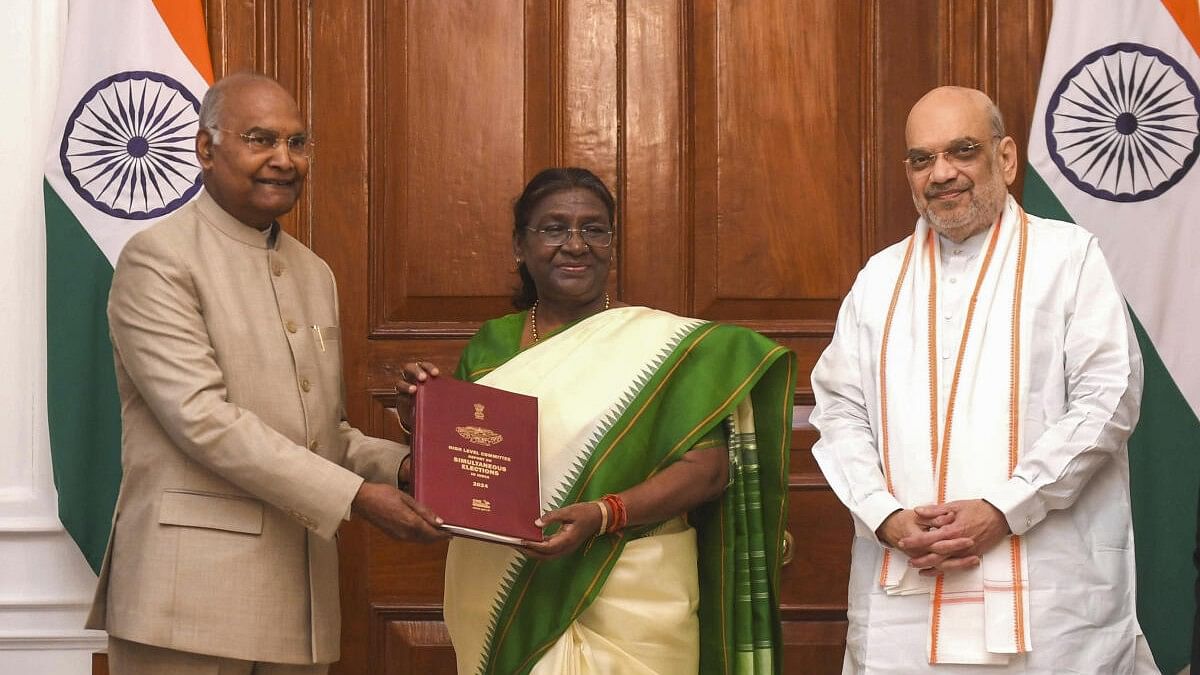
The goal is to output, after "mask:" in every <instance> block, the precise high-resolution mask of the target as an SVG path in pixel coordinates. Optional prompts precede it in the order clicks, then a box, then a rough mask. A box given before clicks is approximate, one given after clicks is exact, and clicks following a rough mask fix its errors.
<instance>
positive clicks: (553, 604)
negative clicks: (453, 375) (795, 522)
mask: <svg viewBox="0 0 1200 675" xmlns="http://www.w3.org/2000/svg"><path fill="white" fill-rule="evenodd" d="M489 324H490V325H489ZM523 324H524V313H518V314H512V315H508V316H506V317H502V318H500V319H497V320H495V321H493V322H488V324H485V325H484V327H483V328H482V329H481V330H480V332H479V334H477V335H476V337H475V338H473V339H472V342H471V345H470V346H469V347H468V352H467V353H464V357H463V360H462V361H461V362H460V364H459V369H458V376H459V377H464V378H466V379H477V378H478V377H481V376H482V375H483V374H486V373H487V372H490V371H491V370H493V369H494V368H495V367H497V366H499V365H500V364H502V363H503V362H504V361H507V360H508V359H509V358H511V357H512V356H513V355H515V354H516V353H517V352H518V351H519V341H520V331H521V330H522V329H523ZM676 337H677V340H672V341H671V342H675V344H668V346H667V347H665V348H664V349H663V351H662V352H661V353H660V354H659V358H657V359H656V362H657V363H656V364H652V366H651V367H649V368H647V369H646V371H645V372H643V373H642V375H641V376H639V377H638V378H636V380H635V381H634V382H633V383H631V387H630V390H629V391H628V392H627V393H626V395H625V396H623V397H622V399H621V400H622V402H623V403H625V404H626V405H625V407H624V410H623V412H621V413H620V414H619V415H615V416H612V417H610V418H609V419H608V420H605V423H604V424H602V429H601V431H600V432H599V433H597V434H596V435H595V436H594V437H593V438H592V441H593V443H591V444H590V445H593V448H592V449H591V452H585V453H584V456H583V457H582V458H581V460H580V463H579V464H578V465H577V466H576V467H574V470H573V471H571V472H570V473H569V475H568V476H567V479H566V480H565V481H564V484H563V485H560V486H559V488H558V490H557V492H556V496H555V501H556V503H558V504H559V505H562V504H567V503H573V502H575V501H586V500H590V499H597V498H599V497H600V496H602V495H603V494H606V493H608V492H617V491H620V490H624V489H626V488H628V487H630V486H632V485H633V484H636V483H638V482H641V481H643V480H645V479H646V478H647V477H649V476H651V475H653V474H654V473H656V472H657V471H660V470H661V469H662V468H663V467H665V466H667V465H669V464H670V463H671V462H673V461H675V460H677V459H678V458H679V457H681V456H682V455H683V453H685V452H687V451H688V450H689V449H690V448H691V446H692V445H693V444H694V443H695V442H696V441H697V440H699V439H700V438H702V437H703V436H704V435H705V434H706V433H707V432H708V431H710V430H711V429H712V428H713V427H714V426H715V425H717V424H720V423H721V422H722V420H724V419H725V418H726V417H728V416H729V415H730V414H731V413H732V412H733V410H734V409H735V408H736V407H737V404H738V403H739V402H740V401H741V400H742V399H743V398H744V397H745V396H746V395H750V396H751V397H752V399H751V400H752V403H753V404H754V408H755V411H756V412H755V418H756V427H757V433H758V436H759V442H758V447H759V448H761V449H762V452H761V455H762V456H763V457H765V459H766V461H764V462H763V471H762V475H764V476H772V477H774V478H776V480H775V481H773V482H770V483H769V484H764V485H762V486H761V488H760V490H761V501H762V503H763V504H764V505H769V506H775V505H777V506H775V508H773V509H770V511H769V512H768V511H765V510H764V512H763V516H764V519H765V520H766V522H765V523H764V528H763V531H764V533H773V534H772V535H771V536H766V537H764V539H765V540H766V541H765V542H764V548H765V553H766V561H767V569H768V572H769V593H770V595H771V598H770V607H771V610H770V611H771V616H770V620H771V624H772V629H771V633H772V635H771V642H772V644H773V648H774V650H776V651H777V650H778V647H779V645H780V635H779V632H780V628H779V620H778V619H779V617H778V597H777V595H778V588H779V574H780V565H779V543H780V542H781V541H782V537H783V527H784V524H785V523H786V509H787V503H786V500H787V463H788V452H789V449H790V433H789V432H790V426H791V425H790V421H791V414H792V382H793V378H794V374H795V357H794V355H792V354H791V353H790V352H789V351H788V350H787V349H785V348H783V347H782V346H780V345H778V344H776V343H774V342H772V341H770V340H768V339H767V338H765V337H763V336H761V335H758V334H757V333H754V332H752V331H749V330H746V329H743V328H738V327H734V326H727V325H722V324H711V323H698V324H697V325H695V326H694V327H687V330H686V334H683V335H678V336H676ZM684 366H687V367H686V368H685V367H684ZM647 449H649V450H650V452H647V451H646V450H647ZM630 476H638V478H630ZM732 502H733V499H732V498H730V496H729V495H726V496H724V497H723V498H722V499H720V500H717V501H715V502H712V503H710V504H706V505H704V506H703V507H701V508H700V509H698V510H697V511H696V512H694V513H693V514H691V518H690V519H691V520H692V521H693V524H694V525H695V526H696V528H697V531H698V533H699V536H700V544H699V550H698V554H699V557H700V560H701V568H702V569H701V589H702V591H701V592H702V599H701V625H702V628H701V631H702V635H703V638H702V640H701V660H702V670H703V671H704V672H733V669H734V667H735V663H736V661H737V654H736V653H735V652H737V650H736V648H735V646H734V642H735V641H734V635H733V633H734V631H733V628H732V623H733V621H734V617H733V615H732V612H731V610H730V607H731V606H732V604H733V602H734V591H735V589H733V588H732V586H733V583H732V580H733V579H734V576H735V572H736V565H737V561H736V560H734V558H733V556H734V553H733V551H732V546H730V545H729V542H730V539H731V538H732V537H733V536H734V535H733V531H734V522H733V516H734V508H735V507H734V504H733V503H732ZM656 526H657V524H652V525H646V526H642V527H639V528H631V530H630V531H627V532H623V533H621V534H619V535H615V536H607V537H601V538H598V539H596V540H594V541H593V543H592V544H591V545H590V546H587V547H585V549H582V550H580V551H577V552H576V553H575V554H573V555H571V556H567V557H566V558H562V559H559V560H552V561H538V560H532V559H525V560H521V561H518V562H517V563H516V564H515V565H514V566H513V567H512V568H510V569H509V570H507V572H506V574H505V575H504V581H503V582H502V587H501V593H500V598H501V600H500V601H499V602H498V604H497V606H496V607H495V608H494V610H493V617H492V621H491V625H490V626H489V629H488V635H487V638H486V644H487V645H488V646H487V648H486V653H487V656H486V658H485V660H484V662H483V664H482V666H481V668H480V671H479V672H480V673H505V674H508V673H526V672H528V671H529V670H530V669H531V668H532V667H533V665H534V664H536V662H537V660H538V659H539V658H540V657H541V656H542V655H543V654H544V653H545V652H546V651H547V650H548V649H549V648H550V647H551V646H553V644H554V643H555V641H557V639H558V638H559V637H560V636H561V634H562V633H563V631H565V630H566V628H567V627H568V626H569V625H570V624H571V623H572V622H573V621H575V619H577V618H578V616H579V615H580V614H581V613H582V612H583V611H584V610H585V609H586V608H587V607H588V605H589V604H590V603H591V602H592V600H594V599H595V597H596V595H597V594H598V593H599V592H600V589H601V588H602V587H603V585H604V582H605V581H606V580H607V577H608V574H609V572H610V571H611V570H612V568H613V566H614V565H615V563H616V561H617V559H618V558H619V557H620V553H621V551H622V549H623V548H624V545H625V543H626V542H627V541H629V540H630V539H633V538H637V537H639V536H642V535H644V534H645V533H647V532H649V531H650V530H652V529H653V528H654V527H656ZM706 568H711V569H706ZM550 589H552V590H550ZM564 598H565V599H566V600H567V601H566V602H564ZM760 618H761V617H760ZM712 638H717V639H715V640H714V639H712ZM718 648H719V651H718ZM768 661H769V662H773V664H774V666H773V670H775V671H776V672H777V671H778V668H779V658H778V655H777V654H776V655H775V657H774V658H773V659H768ZM714 666H715V667H716V668H717V669H718V670H713V667H714Z"/></svg>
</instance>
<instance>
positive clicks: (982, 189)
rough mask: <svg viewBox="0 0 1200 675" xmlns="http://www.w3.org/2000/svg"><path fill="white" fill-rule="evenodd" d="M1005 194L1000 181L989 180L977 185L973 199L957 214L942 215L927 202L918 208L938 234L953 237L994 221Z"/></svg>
mask: <svg viewBox="0 0 1200 675" xmlns="http://www.w3.org/2000/svg"><path fill="white" fill-rule="evenodd" d="M1005 194H1006V191H1005V189H1004V184H1003V183H1002V182H1000V181H991V182H990V183H989V184H988V185H986V186H977V189H976V192H975V195H974V199H972V200H971V203H970V205H969V206H968V207H967V210H966V211H964V212H963V213H961V214H959V215H954V216H948V217H943V216H941V215H940V214H938V213H936V212H935V211H934V209H933V208H932V207H930V206H928V203H927V205H926V207H925V209H923V210H920V209H919V210H920V211H921V215H922V216H924V217H925V220H926V222H928V223H929V225H930V226H931V227H932V228H933V229H934V230H935V231H937V233H938V234H941V235H945V236H948V237H951V238H954V235H957V234H959V233H962V232H966V233H968V234H967V236H970V234H974V233H976V232H982V231H983V230H985V229H987V227H988V226H989V225H991V224H992V223H994V222H996V219H997V218H999V217H1000V214H1001V213H1002V212H1003V211H1004V197H1005ZM914 200H915V198H914ZM963 238H964V239H965V238H966V237H963Z"/></svg>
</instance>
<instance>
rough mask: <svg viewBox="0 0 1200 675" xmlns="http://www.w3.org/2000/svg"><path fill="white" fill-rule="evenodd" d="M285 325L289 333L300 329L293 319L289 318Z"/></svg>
mask: <svg viewBox="0 0 1200 675" xmlns="http://www.w3.org/2000/svg"><path fill="white" fill-rule="evenodd" d="M283 325H284V326H285V327H286V328H287V332H289V333H295V332H296V330H298V327H297V326H296V322H295V321H292V320H291V319H288V322H287V323H285V324H283Z"/></svg>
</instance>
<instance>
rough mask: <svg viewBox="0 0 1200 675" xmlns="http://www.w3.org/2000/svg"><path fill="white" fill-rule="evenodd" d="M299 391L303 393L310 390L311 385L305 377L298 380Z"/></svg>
mask: <svg viewBox="0 0 1200 675" xmlns="http://www.w3.org/2000/svg"><path fill="white" fill-rule="evenodd" d="M300 389H302V390H303V391H308V390H310V389H312V384H311V383H309V381H308V378H307V377H304V378H301V379H300Z"/></svg>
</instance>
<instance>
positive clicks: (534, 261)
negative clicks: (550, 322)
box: [513, 188, 612, 309]
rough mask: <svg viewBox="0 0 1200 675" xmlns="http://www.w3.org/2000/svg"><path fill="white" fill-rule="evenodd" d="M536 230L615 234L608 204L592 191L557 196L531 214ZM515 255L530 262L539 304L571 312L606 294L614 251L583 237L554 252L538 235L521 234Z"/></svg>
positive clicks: (575, 235) (570, 191) (574, 235)
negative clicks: (558, 228) (592, 228)
mask: <svg viewBox="0 0 1200 675" xmlns="http://www.w3.org/2000/svg"><path fill="white" fill-rule="evenodd" d="M526 224H527V226H528V227H531V228H533V229H534V230H538V229H542V228H546V227H550V226H554V225H559V226H562V227H566V228H570V229H576V230H578V229H582V228H584V227H587V226H600V227H603V228H606V229H611V228H612V222H611V221H610V219H609V217H608V210H607V209H606V208H605V206H604V202H602V201H600V198H599V197H597V196H596V195H595V194H593V193H592V192H591V191H590V190H588V189H586V188H570V189H566V190H561V191H559V192H552V193H550V194H549V195H546V196H545V197H543V198H542V200H541V201H540V202H538V203H537V205H536V206H534V207H533V210H532V211H530V213H529V220H528V222H527V223H526ZM513 253H514V254H515V255H516V257H517V258H518V259H519V260H522V261H524V263H525V267H526V269H527V270H529V275H530V277H532V278H533V283H534V285H535V286H536V287H537V297H538V302H539V303H542V305H541V306H546V305H549V306H550V307H551V308H563V309H566V308H571V307H579V306H581V305H586V304H588V303H592V302H595V301H596V300H597V299H598V298H599V297H600V296H601V295H603V293H604V287H605V282H606V281H607V279H608V268H609V264H610V263H611V262H612V247H611V246H609V247H599V246H589V245H588V244H585V243H584V241H583V238H582V237H581V236H580V235H579V234H578V233H574V232H573V233H571V235H570V238H569V239H568V240H567V243H565V244H563V245H561V246H548V245H546V244H544V243H542V241H541V238H540V237H539V235H538V233H537V232H536V231H530V230H528V229H526V230H524V231H523V232H521V233H520V234H519V235H518V236H517V237H515V239H514V241H513Z"/></svg>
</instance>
